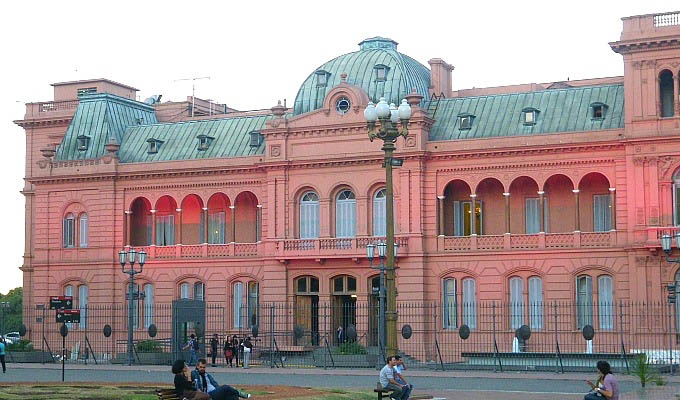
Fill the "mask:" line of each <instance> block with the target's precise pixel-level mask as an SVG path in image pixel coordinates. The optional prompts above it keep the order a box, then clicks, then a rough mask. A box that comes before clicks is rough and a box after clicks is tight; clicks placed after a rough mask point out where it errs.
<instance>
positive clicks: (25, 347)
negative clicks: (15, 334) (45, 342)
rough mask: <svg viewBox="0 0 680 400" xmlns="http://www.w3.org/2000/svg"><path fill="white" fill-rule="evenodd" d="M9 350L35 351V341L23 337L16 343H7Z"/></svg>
mask: <svg viewBox="0 0 680 400" xmlns="http://www.w3.org/2000/svg"><path fill="white" fill-rule="evenodd" d="M7 350H9V351H18V352H22V351H33V343H31V341H30V340H26V339H21V340H19V341H18V342H16V343H12V344H9V345H7Z"/></svg>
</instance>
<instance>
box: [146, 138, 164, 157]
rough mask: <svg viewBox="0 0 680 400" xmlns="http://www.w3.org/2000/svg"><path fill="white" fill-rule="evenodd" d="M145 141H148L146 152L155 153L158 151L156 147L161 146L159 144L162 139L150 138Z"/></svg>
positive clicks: (161, 142)
mask: <svg viewBox="0 0 680 400" xmlns="http://www.w3.org/2000/svg"><path fill="white" fill-rule="evenodd" d="M146 143H148V146H149V147H148V148H147V151H146V152H147V153H148V154H156V153H158V149H159V148H160V147H161V144H163V141H162V140H158V139H154V138H151V139H147V141H146Z"/></svg>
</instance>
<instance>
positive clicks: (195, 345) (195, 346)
mask: <svg viewBox="0 0 680 400" xmlns="http://www.w3.org/2000/svg"><path fill="white" fill-rule="evenodd" d="M191 347H193V348H194V350H196V351H198V349H199V347H198V339H194V343H192V345H191Z"/></svg>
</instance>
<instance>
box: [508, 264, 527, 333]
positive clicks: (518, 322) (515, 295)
mask: <svg viewBox="0 0 680 400" xmlns="http://www.w3.org/2000/svg"><path fill="white" fill-rule="evenodd" d="M523 324H524V282H523V281H522V278H520V277H517V276H515V277H512V278H510V327H511V328H512V329H517V328H519V327H520V326H522V325H523Z"/></svg>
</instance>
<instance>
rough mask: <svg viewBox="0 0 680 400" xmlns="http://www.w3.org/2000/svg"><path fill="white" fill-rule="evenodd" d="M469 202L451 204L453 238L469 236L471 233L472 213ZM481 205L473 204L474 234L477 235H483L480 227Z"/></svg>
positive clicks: (480, 203)
mask: <svg viewBox="0 0 680 400" xmlns="http://www.w3.org/2000/svg"><path fill="white" fill-rule="evenodd" d="M471 207H472V202H471V201H454V202H453V223H454V227H453V228H454V229H453V235H454V236H470V234H471V233H472V231H471V229H470V216H471V214H472V211H471V210H470V209H471ZM482 209H483V204H482V201H481V200H479V201H476V202H475V232H476V233H477V235H483V234H484V232H483V231H482V227H483V226H484V224H483V223H482V215H483V211H482Z"/></svg>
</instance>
